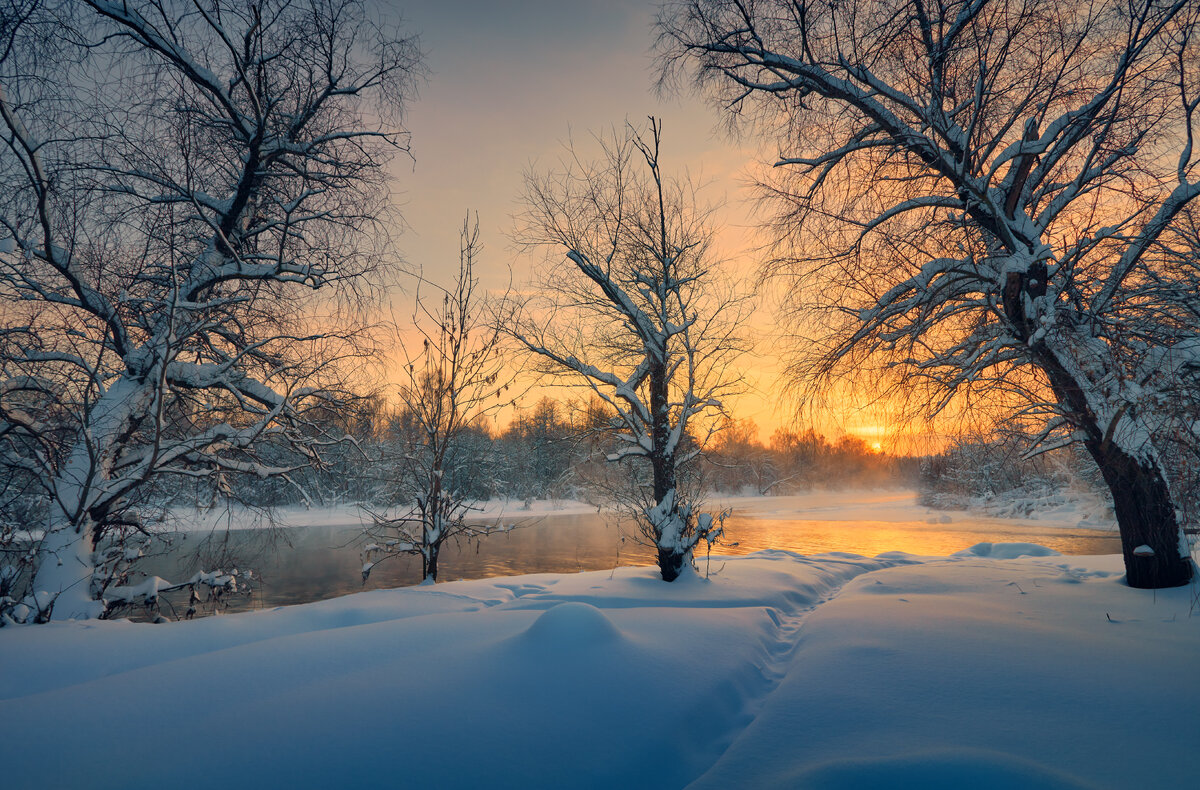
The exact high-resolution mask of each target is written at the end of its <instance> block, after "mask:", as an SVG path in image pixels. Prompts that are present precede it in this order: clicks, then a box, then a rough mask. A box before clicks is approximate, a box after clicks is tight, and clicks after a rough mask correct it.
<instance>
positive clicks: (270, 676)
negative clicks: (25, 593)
mask: <svg viewBox="0 0 1200 790" xmlns="http://www.w3.org/2000/svg"><path fill="white" fill-rule="evenodd" d="M866 507H868V509H869V508H870V505H869V504H868V505H866ZM1039 548H1040V547H1036V546H1031V545H1028V544H1021V545H1016V546H1011V545H1006V544H980V545H979V546H976V547H973V548H972V549H971V550H969V551H967V552H961V553H960V554H961V556H957V557H953V558H944V559H938V558H918V557H913V556H911V555H904V554H901V553H898V552H892V553H888V554H885V555H881V556H880V557H878V558H875V559H867V558H862V557H857V556H854V555H849V554H840V553H839V554H826V555H818V556H812V557H804V556H800V555H797V554H793V553H789V552H784V551H762V552H758V553H756V554H752V555H748V556H744V557H723V558H722V559H721V563H720V565H719V566H714V569H713V570H714V572H713V573H712V575H711V576H709V577H708V578H705V577H704V576H703V575H701V574H698V573H691V572H689V573H686V574H685V575H684V576H682V577H681V578H680V580H679V581H677V582H675V583H672V584H666V583H664V582H662V581H661V580H660V579H659V577H658V573H657V570H656V569H654V568H618V569H617V570H616V571H613V572H608V571H604V572H590V573H580V574H565V575H563V574H538V575H528V576H518V577H509V578H496V579H488V580H479V581H466V582H453V583H448V584H438V585H422V586H418V587H411V588H402V589H396V590H376V591H371V592H365V593H360V594H357V595H350V596H346V597H343V598H338V599H334V600H329V601H323V602H320V603H315V604H307V605H303V606H293V607H281V608H277V609H274V610H266V611H257V612H251V613H246V614H238V615H230V616H223V617H210V618H204V619H201V620H195V621H191V622H180V623H173V624H165V625H151V624H135V623H130V622H126V621H116V622H104V621H87V622H67V623H52V624H49V625H44V626H36V627H25V628H4V629H0V667H2V671H0V718H2V719H3V720H4V721H7V722H10V723H14V724H15V725H16V726H18V727H19V731H20V737H19V738H15V739H7V740H5V741H0V764H3V765H4V766H5V769H4V774H5V781H4V784H5V787H6V788H10V789H12V790H16V788H33V787H50V786H57V787H72V786H88V787H97V788H103V787H114V788H116V787H120V788H141V787H159V786H184V785H186V784H189V783H191V782H193V781H194V778H195V777H196V776H197V775H207V773H209V772H210V770H209V769H210V768H211V767H212V766H220V770H221V773H222V775H224V776H236V777H238V782H239V784H246V785H249V786H254V785H260V786H290V787H297V788H308V787H312V788H321V787H330V786H372V785H377V784H381V783H382V784H386V785H393V784H396V783H397V782H400V784H401V785H402V786H410V787H422V786H428V787H445V788H466V787H481V786H482V787H489V788H507V787H513V788H517V787H521V788H539V787H547V788H549V787H565V786H571V787H596V788H612V787H659V788H682V787H694V788H697V790H699V788H728V787H739V788H759V787H761V788H775V787H803V788H842V789H845V788H860V787H862V788H866V787H921V788H950V787H954V788H957V787H973V788H989V787H994V788H1000V787H1004V788H1011V787H1021V788H1033V789H1037V788H1047V789H1048V788H1081V787H1090V788H1114V790H1115V788H1125V787H1159V786H1189V785H1190V784H1191V783H1192V782H1193V781H1194V777H1195V776H1196V775H1197V773H1198V772H1200V753H1197V751H1196V750H1195V749H1193V748H1191V741H1192V740H1193V737H1192V736H1193V735H1194V734H1195V733H1196V732H1200V681H1198V680H1197V678H1196V674H1195V671H1194V663H1195V656H1196V655H1197V654H1198V653H1200V617H1194V616H1192V613H1193V609H1194V602H1195V599H1196V591H1195V590H1194V589H1188V588H1183V589H1177V590H1158V591H1157V592H1153V591H1145V590H1133V589H1130V588H1129V587H1127V586H1125V585H1124V584H1123V583H1122V566H1121V560H1120V557H1062V556H1052V553H1050V552H1048V551H1047V550H1044V549H1043V550H1041V551H1040V552H1039V551H1038V549H1039ZM1028 554H1042V555H1047V556H1032V557H1029V556H1025V557H1023V558H1022V559H1001V558H1003V557H1014V556H1018V555H1028ZM101 711H103V716H104V721H105V722H112V723H113V724H112V726H108V725H102V726H91V725H90V724H88V722H94V721H96V718H95V717H96V715H97V713H98V712H101ZM145 721H156V722H161V723H162V726H163V728H164V733H170V737H171V739H172V741H173V742H174V743H175V744H177V746H176V747H173V748H171V749H150V750H139V749H134V750H131V749H129V748H128V745H129V741H128V727H127V726H126V725H127V724H131V723H134V722H145ZM1128 755H1137V756H1138V759H1136V760H1131V759H1128Z"/></svg>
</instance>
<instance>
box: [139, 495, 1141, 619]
mask: <svg viewBox="0 0 1200 790" xmlns="http://www.w3.org/2000/svg"><path fill="white" fill-rule="evenodd" d="M716 504H720V505H721V506H724V507H728V508H731V509H732V511H733V512H732V515H731V516H730V517H729V518H728V520H727V521H726V531H727V534H728V537H727V543H726V544H724V545H719V546H717V547H715V548H714V549H713V555H712V560H711V567H712V569H713V570H716V569H718V568H719V565H720V559H719V558H720V555H723V554H747V553H750V552H753V551H758V550H761V549H784V550H787V551H794V552H797V553H800V554H821V553H825V552H831V551H842V552H849V553H853V554H862V555H865V556H875V555H877V554H880V553H882V552H887V551H904V552H909V553H911V554H924V555H937V556H944V555H947V554H951V553H953V552H956V551H960V550H962V549H965V548H968V547H970V546H972V545H974V544H976V543H980V542H984V541H990V542H1027V543H1039V544H1042V545H1044V546H1047V547H1049V548H1052V549H1055V550H1056V551H1059V552H1061V553H1064V554H1115V553H1119V552H1120V541H1119V539H1118V538H1117V535H1116V532H1115V531H1114V530H1113V529H1112V526H1111V524H1108V523H1104V522H1103V520H1102V519H1099V520H1094V519H1092V517H1087V516H1086V515H1084V514H1081V513H1080V512H1079V511H1077V510H1074V509H1071V508H1065V509H1061V510H1059V511H1055V512H1049V513H1040V514H1037V515H1038V518H1036V519H1029V518H1027V519H1010V518H988V517H983V516H979V515H977V514H970V513H964V512H945V511H933V510H929V509H927V508H924V507H921V506H920V505H917V504H916V495H915V494H914V493H913V492H911V491H882V492H878V491H876V492H822V493H813V494H803V495H797V496H784V497H734V498H729V499H724V500H718V501H717V502H715V503H714V505H716ZM512 507H513V508H514V509H513V510H511V511H510V510H503V509H502V508H501V507H500V506H498V505H495V504H494V505H492V506H491V508H490V512H491V513H492V517H493V518H498V519H502V520H503V522H504V523H506V524H509V523H511V524H516V525H518V527H519V528H517V529H514V530H512V531H511V532H509V533H506V534H498V535H493V536H492V537H490V538H488V539H487V540H485V541H483V542H482V543H481V544H480V545H479V546H478V547H475V546H468V545H462V546H455V545H453V544H452V545H450V546H448V547H447V548H445V549H443V552H442V559H441V563H440V571H441V572H440V578H441V580H443V581H451V580H455V579H477V578H484V577H490V576H511V575H517V574H525V573H543V572H550V573H562V572H573V571H590V570H605V569H609V568H613V567H615V566H617V565H643V564H650V563H652V562H653V556H654V555H653V552H652V551H651V550H650V549H648V548H646V547H644V546H641V545H638V544H637V543H636V542H634V541H633V540H632V539H630V538H629V537H628V536H625V535H623V531H622V529H621V527H620V525H618V524H617V523H616V522H615V520H614V519H613V518H612V517H611V516H608V515H604V514H598V513H596V512H595V511H594V510H591V509H590V508H588V506H586V505H582V504H581V503H559V504H555V503H537V504H536V505H535V511H534V512H529V511H523V510H522V509H520V503H513V505H512ZM555 508H559V509H558V510H555ZM364 518H365V516H364V515H363V514H361V513H360V512H359V511H358V510H357V509H354V508H330V509H326V510H314V511H286V512H284V513H282V514H281V515H280V521H281V522H282V523H285V524H292V525H293V526H287V527H284V528H282V529H279V530H276V531H275V532H276V534H277V536H278V537H277V540H276V543H275V545H274V547H271V546H270V544H269V542H268V541H266V540H265V539H264V537H265V536H264V534H263V533H262V532H261V531H260V530H252V529H234V530H230V531H226V530H224V529H217V530H215V531H213V532H209V531H208V530H196V531H191V532H189V533H187V535H186V537H182V536H180V537H181V538H182V539H180V540H177V541H176V548H175V549H174V550H173V551H172V553H171V554H170V555H168V556H167V557H165V558H160V559H157V560H155V561H153V563H152V565H151V566H150V568H149V569H150V570H151V572H153V573H157V574H158V575H160V576H163V577H165V578H168V579H178V578H186V577H187V576H190V575H191V573H192V572H194V570H195V569H196V567H197V564H196V560H195V559H194V557H195V552H196V551H197V549H199V548H200V547H201V546H204V551H205V553H206V554H207V555H208V557H207V558H206V559H205V560H204V561H202V562H201V565H203V566H204V567H206V568H210V569H211V568H213V567H217V566H223V568H224V569H225V570H228V569H229V562H230V560H229V559H228V558H229V557H232V558H235V559H234V561H236V562H237V563H238V564H239V565H240V566H241V567H243V568H245V567H250V568H253V569H254V572H255V575H256V576H257V577H258V580H259V581H258V585H257V589H256V591H255V592H254V594H253V596H251V597H250V598H249V599H245V598H239V599H237V600H235V601H234V603H233V606H232V608H233V609H235V610H240V609H245V608H260V607H270V606H278V605H281V604H295V603H306V602H309V601H317V600H322V599H326V598H332V597H335V596H339V595H346V594H348V593H353V592H358V591H360V590H362V589H372V588H377V587H397V586H403V585H410V584H415V583H416V582H418V581H420V563H419V561H418V559H417V558H416V557H407V556H406V557H396V558H390V559H387V560H385V561H383V562H382V563H380V564H379V565H377V566H376V567H375V569H374V570H373V571H372V573H371V577H370V580H369V581H368V583H367V585H366V587H365V588H364V586H363V584H362V576H361V572H360V571H361V567H362V563H363V559H362V557H361V553H360V552H361V545H362V544H363V542H364V541H363V540H361V539H360V537H361V534H362V526H363V519H364ZM236 521H237V519H236V517H235V522H236ZM234 526H245V525H244V524H238V523H235V524H234ZM223 553H224V554H223ZM699 559H700V567H701V571H704V569H705V558H704V557H703V556H701V557H700V558H699ZM175 605H176V606H179V605H180V601H179V600H176V601H175ZM164 610H165V611H166V613H167V614H171V612H170V610H169V607H164Z"/></svg>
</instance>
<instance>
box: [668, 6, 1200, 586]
mask: <svg viewBox="0 0 1200 790" xmlns="http://www.w3.org/2000/svg"><path fill="white" fill-rule="evenodd" d="M1198 18H1200V6H1198V5H1197V4H1196V3H1195V2H1194V1H1193V0H1134V1H1133V2H1095V3H1082V4H1070V3H1060V2H1053V1H1050V0H1024V1H1023V2H1016V1H1013V2H1008V1H1004V0H1001V1H999V2H997V1H996V0H949V1H947V2H930V1H929V0H851V1H850V2H845V1H843V0H837V1H836V2H834V1H833V0H814V1H811V2H810V1H807V0H806V1H805V2H788V1H787V0H763V1H761V2H752V1H751V0H745V1H742V0H690V1H688V2H675V3H670V4H668V5H667V6H666V7H665V9H664V11H663V13H662V16H661V20H660V25H661V26H660V29H661V31H662V39H661V47H662V49H661V53H662V58H663V65H664V72H663V74H664V79H665V80H667V81H668V82H670V81H671V80H674V79H677V78H678V77H679V76H681V75H683V74H688V73H690V74H692V75H694V76H695V77H696V79H697V81H698V84H699V85H700V86H701V89H702V90H705V91H706V92H708V94H709V95H710V96H711V97H712V98H713V99H714V100H715V101H717V102H719V103H720V105H721V106H723V107H724V108H725V109H726V110H728V111H729V113H730V117H731V118H733V119H746V120H748V121H749V122H750V126H749V128H752V129H755V130H758V131H763V132H767V133H769V134H771V135H776V136H777V137H778V139H779V140H780V145H781V150H782V152H781V153H780V155H779V157H778V159H777V161H776V162H775V165H776V167H777V174H776V176H774V177H771V178H768V179H766V181H767V187H768V192H769V194H770V196H771V198H772V199H773V200H774V205H775V206H776V207H777V209H778V215H777V216H778V221H777V224H776V229H777V230H778V232H779V233H778V238H779V240H780V242H781V247H780V249H781V253H782V254H781V256H780V259H779V260H778V261H777V263H775V264H774V265H773V267H772V269H771V270H770V271H771V273H772V274H777V275H780V276H782V277H784V278H788V279H789V280H790V282H791V285H792V288H791V294H792V297H793V304H794V305H795V306H796V307H797V309H798V311H801V312H802V311H806V310H810V309H814V308H815V309H816V310H817V311H819V312H818V313H817V314H816V315H819V317H820V318H819V320H820V321H821V323H822V327H821V331H819V332H817V331H813V330H812V329H811V324H810V325H809V327H808V331H807V332H805V333H803V334H804V341H805V343H806V344H807V345H806V348H808V349H812V352H811V353H805V354H803V355H801V357H800V358H799V359H798V361H797V364H796V366H795V367H794V368H793V370H794V372H795V373H796V374H797V375H799V376H806V377H807V376H812V377H813V378H812V381H813V382H818V381H820V380H822V378H823V377H825V376H828V375H829V374H831V373H835V372H838V371H845V370H847V369H848V368H849V369H855V370H863V369H867V370H873V371H875V372H876V375H879V374H883V373H890V374H893V378H892V379H891V380H892V381H893V382H897V383H899V385H900V386H901V387H902V388H905V389H910V388H912V387H913V386H915V385H916V384H918V383H924V384H927V385H928V388H927V389H926V390H925V392H926V394H927V398H928V400H927V402H926V405H927V406H928V408H929V409H931V410H933V411H937V410H940V409H942V408H944V407H945V406H946V405H947V404H948V403H949V402H950V401H951V399H952V398H953V397H954V396H955V395H956V394H958V393H961V392H963V391H967V390H971V389H975V390H976V391H978V390H979V389H981V388H982V389H984V390H988V389H991V390H993V391H1002V392H1003V393H1005V394H1006V395H1007V394H1013V393H1015V394H1016V395H1017V396H1018V397H1019V398H1020V399H1021V400H1022V401H1023V403H1024V406H1025V407H1026V408H1027V409H1028V410H1029V413H1031V414H1034V415H1036V416H1038V417H1040V418H1041V419H1042V420H1043V425H1044V428H1045V430H1044V432H1043V437H1050V436H1052V435H1057V436H1060V437H1064V438H1068V439H1078V440H1082V441H1084V442H1085V443H1086V444H1088V448H1089V452H1091V454H1092V455H1093V457H1095V458H1096V459H1097V461H1098V463H1100V466H1101V469H1102V470H1108V471H1106V477H1107V476H1109V475H1110V473H1111V478H1110V479H1109V482H1110V487H1112V488H1113V489H1114V497H1115V498H1116V499H1117V500H1118V501H1117V510H1118V515H1119V517H1120V518H1121V520H1122V524H1123V527H1124V526H1125V524H1126V522H1129V523H1132V522H1131V521H1130V519H1134V516H1132V515H1130V516H1129V518H1128V519H1127V518H1125V516H1124V515H1123V514H1125V513H1126V512H1127V511H1129V510H1131V509H1136V508H1134V506H1133V505H1132V504H1130V505H1128V507H1126V505H1124V504H1122V501H1121V497H1120V496H1118V495H1117V493H1116V491H1117V489H1118V488H1120V489H1125V490H1132V489H1139V490H1141V489H1145V488H1147V487H1149V488H1154V489H1155V491H1156V492H1157V493H1154V494H1150V493H1149V492H1148V490H1143V491H1142V494H1139V495H1138V496H1139V497H1140V498H1141V501H1142V504H1143V505H1145V504H1146V502H1147V501H1149V500H1156V501H1159V504H1158V505H1155V506H1153V507H1152V508H1151V509H1153V510H1154V511H1155V513H1156V515H1155V516H1154V519H1157V520H1159V521H1161V522H1162V524H1163V525H1164V526H1163V532H1162V536H1161V541H1158V542H1155V541H1154V540H1151V539H1150V538H1149V537H1146V535H1144V534H1142V533H1143V532H1144V530H1142V529H1141V528H1138V529H1136V530H1132V531H1130V532H1129V534H1130V535H1132V534H1134V533H1136V534H1137V535H1139V537H1138V538H1137V540H1138V541H1142V539H1143V538H1144V539H1145V541H1146V542H1148V543H1149V544H1150V545H1154V546H1155V547H1156V548H1155V550H1156V551H1159V550H1160V548H1161V551H1162V552H1170V553H1171V554H1177V553H1178V552H1176V551H1175V550H1174V548H1172V547H1173V546H1174V545H1175V544H1176V542H1177V541H1176V538H1175V537H1173V536H1174V533H1175V528H1174V527H1175V518H1174V515H1173V508H1170V507H1168V506H1167V504H1164V502H1165V503H1168V504H1169V498H1170V497H1169V494H1168V493H1167V490H1166V486H1165V483H1164V482H1163V481H1162V479H1161V478H1162V474H1161V472H1160V471H1146V474H1147V475H1149V476H1150V477H1152V478H1155V479H1156V481H1157V482H1154V483H1152V484H1151V483H1149V482H1146V481H1145V480H1142V479H1141V476H1142V472H1137V471H1135V470H1134V467H1140V468H1142V469H1143V470H1144V471H1145V470H1152V469H1153V470H1158V469H1159V468H1160V453H1159V452H1158V451H1157V449H1156V448H1155V441H1154V440H1152V436H1153V435H1155V434H1156V432H1159V433H1161V426H1162V425H1163V424H1164V423H1165V422H1167V421H1169V420H1170V419H1171V418H1172V415H1171V413H1170V410H1169V409H1163V408H1162V406H1163V405H1164V403H1166V402H1167V401H1170V400H1171V399H1172V397H1173V396H1172V393H1173V392H1178V390H1179V389H1180V388H1181V387H1183V388H1186V387H1189V386H1193V385H1190V384H1187V381H1188V379H1189V377H1191V380H1192V381H1193V382H1194V380H1195V379H1194V374H1195V371H1196V369H1197V367H1198V365H1197V361H1198V359H1200V358H1198V357H1197V355H1196V351H1197V349H1198V348H1200V344H1198V339H1197V335H1196V332H1195V328H1196V324H1195V323H1194V316H1195V310H1196V307H1195V305H1196V303H1197V299H1196V292H1195V284H1196V280H1195V250H1196V248H1195V246H1194V236H1189V234H1190V233H1191V231H1190V230H1189V229H1190V228H1193V227H1194V211H1195V202H1196V198H1197V197H1198V196H1200V175H1198V173H1197V166H1198V160H1200V151H1198V150H1197V149H1196V147H1195V146H1194V144H1193V143H1194V137H1195V133H1196V130H1197V129H1196V122H1197V108H1198V106H1200V40H1198V36H1197V30H1196V25H1197V20H1198ZM1150 391H1153V392H1154V393H1155V394H1153V395H1149V394H1148V393H1149V392H1150ZM1114 446H1119V447H1120V448H1122V449H1120V450H1119V451H1118V454H1119V455H1121V456H1122V459H1121V460H1114V458H1113V457H1112V453H1111V452H1110V450H1111V449H1112V448H1113V447H1114ZM1133 459H1136V462H1135V461H1134V460H1133ZM1130 464H1132V465H1130ZM1118 467H1120V468H1122V469H1124V471H1120V472H1118V471H1117V469H1118ZM1135 478H1136V479H1135ZM1146 507H1149V506H1148V505H1147V506H1146ZM1134 520H1136V519H1134ZM1146 529H1147V530H1150V531H1151V532H1153V531H1154V528H1151V527H1146ZM1147 534H1148V533H1147ZM1156 540H1157V539H1156ZM1160 544H1161V547H1160ZM1136 545H1137V544H1136V543H1135V544H1134V545H1130V546H1127V560H1128V561H1132V560H1133V557H1134V555H1133V553H1132V550H1133V549H1134V548H1135V546H1136ZM1143 554H1144V552H1143ZM1177 564H1178V563H1177ZM1180 567H1182V566H1180ZM1182 573H1183V571H1182V570H1179V572H1178V573H1176V574H1175V575H1173V576H1172V578H1174V579H1176V580H1177V581H1178V579H1179V578H1181V576H1180V574H1182ZM1131 578H1132V575H1131Z"/></svg>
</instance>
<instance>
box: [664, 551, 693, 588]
mask: <svg viewBox="0 0 1200 790" xmlns="http://www.w3.org/2000/svg"><path fill="white" fill-rule="evenodd" d="M686 560H687V555H686V554H680V553H679V552H678V551H676V550H675V549H673V548H670V549H664V548H659V550H658V572H659V573H661V574H662V579H663V581H665V582H673V581H675V580H676V579H678V578H679V574H681V573H683V564H684V562H685V561H686Z"/></svg>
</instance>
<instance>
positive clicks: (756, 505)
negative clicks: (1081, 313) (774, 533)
mask: <svg viewBox="0 0 1200 790" xmlns="http://www.w3.org/2000/svg"><path fill="white" fill-rule="evenodd" d="M918 497H919V494H918V492H916V491H914V490H911V489H905V488H885V489H872V490H846V489H835V490H814V491H808V492H805V493H802V494H790V495H786V496H765V495H752V496H735V495H728V494H713V495H710V497H709V498H708V500H707V502H706V506H707V507H709V508H710V509H713V508H715V509H726V508H729V509H732V510H733V511H734V512H735V513H736V514H738V515H742V516H750V517H754V518H770V519H806V520H809V519H816V520H823V521H824V520H831V521H876V522H922V521H924V522H928V523H952V522H955V521H963V520H967V519H972V520H978V519H979V518H980V517H981V516H995V515H997V512H998V511H999V513H1000V514H1001V515H1003V516H1008V517H1010V518H1014V519H1019V518H1020V517H1021V516H1026V515H1027V519H1026V520H1028V521H1031V522H1036V523H1037V524H1038V525H1041V526H1049V527H1062V528H1073V527H1080V526H1083V527H1091V528H1115V521H1114V520H1113V517H1112V514H1111V512H1106V511H1107V510H1108V507H1107V505H1105V504H1104V503H1102V502H1100V501H1098V500H1096V499H1095V498H1094V497H1093V496H1091V495H1086V494H1076V495H1074V496H1072V497H1068V498H1064V500H1063V501H1056V502H1054V503H1052V504H1050V505H1049V506H1045V507H1042V506H1040V505H1042V504H1043V503H1037V502H1028V501H1024V500H1021V501H1016V500H1013V501H1005V502H1004V503H1003V504H1002V505H1001V506H996V505H993V506H992V507H990V508H986V509H984V508H981V509H980V510H979V511H962V510H958V511H955V510H935V509H932V508H928V507H925V506H924V505H921V504H919V503H918V501H917V500H918ZM1026 508H1029V509H1030V510H1031V511H1032V512H1031V513H1029V514H1025V513H1024V512H1023V511H1024V510H1025V509H1026ZM598 512H600V510H599V509H598V508H597V507H596V505H594V504H590V503H588V502H581V501H579V500H577V499H534V500H530V501H528V502H524V501H522V500H518V499H491V500H488V501H486V502H475V503H472V504H471V517H472V518H477V519H480V520H495V519H500V520H504V521H510V520H511V521H514V522H519V521H521V520H523V519H528V518H531V517H533V518H536V517H542V516H576V515H590V514H594V513H598ZM370 520H371V516H370V514H369V513H368V512H367V511H365V510H364V509H363V508H361V507H359V506H358V505H357V504H356V503H352V502H351V503H344V504H337V505H317V506H313V507H303V506H299V505H293V506H288V507H282V508H277V509H275V510H274V511H272V512H271V514H270V521H271V523H274V524H276V525H278V526H282V527H311V526H328V525H331V524H337V525H345V526H359V525H366V524H368V523H370ZM267 523H268V519H267V517H266V516H265V515H264V514H263V513H261V512H255V511H251V510H247V509H245V508H241V507H237V506H233V507H229V508H215V509H209V510H199V511H197V510H183V509H181V510H176V511H173V512H172V513H171V514H170V516H169V521H168V524H169V526H170V527H171V528H172V529H179V530H182V531H192V532H209V531H212V530H223V529H234V530H243V529H256V528H258V527H261V526H264V525H266V524H267Z"/></svg>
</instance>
